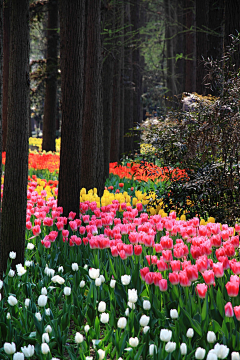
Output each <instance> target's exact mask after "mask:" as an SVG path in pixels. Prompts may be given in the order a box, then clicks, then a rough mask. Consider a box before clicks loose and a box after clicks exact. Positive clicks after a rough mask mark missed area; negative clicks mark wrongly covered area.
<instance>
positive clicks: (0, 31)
mask: <svg viewBox="0 0 240 360" xmlns="http://www.w3.org/2000/svg"><path fill="white" fill-rule="evenodd" d="M2 110H3V0H0V179H1V178H2V122H3V121H2V119H3V111H2ZM0 205H1V200H0ZM0 234H1V215H0Z"/></svg>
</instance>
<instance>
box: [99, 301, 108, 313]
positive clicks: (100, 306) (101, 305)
mask: <svg viewBox="0 0 240 360" xmlns="http://www.w3.org/2000/svg"><path fill="white" fill-rule="evenodd" d="M98 311H99V312H104V311H106V303H105V301H100V303H99V304H98Z"/></svg>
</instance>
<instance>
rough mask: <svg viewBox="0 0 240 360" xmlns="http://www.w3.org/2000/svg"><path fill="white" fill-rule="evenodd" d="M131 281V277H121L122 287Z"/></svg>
mask: <svg viewBox="0 0 240 360" xmlns="http://www.w3.org/2000/svg"><path fill="white" fill-rule="evenodd" d="M130 281H131V275H122V276H121V282H122V284H123V285H128V284H129V283H130Z"/></svg>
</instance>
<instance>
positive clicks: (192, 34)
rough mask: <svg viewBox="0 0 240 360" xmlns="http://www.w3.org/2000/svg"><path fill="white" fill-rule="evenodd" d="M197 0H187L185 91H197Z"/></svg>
mask: <svg viewBox="0 0 240 360" xmlns="http://www.w3.org/2000/svg"><path fill="white" fill-rule="evenodd" d="M195 14H196V12H195V0H186V28H187V32H186V35H185V39H186V56H187V57H188V60H186V77H185V91H187V92H194V91H196V31H195V27H196V21H195V20H196V19H195Z"/></svg>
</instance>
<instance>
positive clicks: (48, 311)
mask: <svg viewBox="0 0 240 360" xmlns="http://www.w3.org/2000/svg"><path fill="white" fill-rule="evenodd" d="M45 314H46V315H47V316H50V314H51V312H50V309H49V308H48V309H45Z"/></svg>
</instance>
